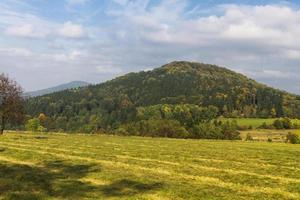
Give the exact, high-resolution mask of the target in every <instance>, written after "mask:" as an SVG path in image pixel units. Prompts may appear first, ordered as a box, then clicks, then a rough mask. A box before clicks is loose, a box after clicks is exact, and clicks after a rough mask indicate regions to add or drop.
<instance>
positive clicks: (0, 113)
mask: <svg viewBox="0 0 300 200" xmlns="http://www.w3.org/2000/svg"><path fill="white" fill-rule="evenodd" d="M22 93H23V91H22V88H21V87H20V86H19V85H18V83H17V82H15V81H13V80H11V79H9V77H8V76H6V75H5V74H0V125H1V128H0V134H1V135H2V134H3V131H4V129H5V127H6V125H7V123H11V124H16V123H19V122H21V121H22V119H23V116H24V112H23V102H24V100H23V97H22Z"/></svg>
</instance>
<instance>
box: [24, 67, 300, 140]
mask: <svg viewBox="0 0 300 200" xmlns="http://www.w3.org/2000/svg"><path fill="white" fill-rule="evenodd" d="M26 110H27V113H28V114H29V115H30V116H31V118H33V117H35V116H38V115H39V114H40V113H44V114H45V115H46V116H47V123H45V125H44V124H43V126H45V127H46V128H47V129H48V130H49V131H66V132H85V133H96V132H100V131H102V130H105V131H106V132H115V130H117V129H118V128H120V127H122V126H123V125H125V124H135V123H139V122H140V121H148V120H160V119H161V120H170V121H172V120H175V121H178V122H179V123H180V126H182V127H183V128H185V129H186V130H189V132H191V131H190V129H193V127H194V126H198V125H200V124H206V125H203V126H207V128H211V127H209V125H207V123H208V122H210V121H211V120H212V119H214V118H216V117H217V116H225V117H264V118H269V117H300V98H299V97H297V96H295V95H291V94H288V93H285V92H282V91H279V90H276V89H273V88H270V87H266V86H265V85H262V84H259V83H257V82H255V81H253V80H251V79H248V78H247V77H245V76H243V75H241V74H238V73H235V72H233V71H230V70H228V69H225V68H221V67H217V66H214V65H207V64H200V63H192V62H172V63H169V64H167V65H164V66H162V67H160V68H157V69H154V70H152V71H147V72H144V71H143V72H139V73H129V74H127V75H125V76H121V77H118V78H116V79H113V80H111V81H107V82H105V83H102V84H98V85H91V86H87V87H84V88H79V89H70V90H66V91H63V92H56V93H52V94H48V95H44V96H40V97H36V98H30V99H28V100H27V103H26ZM239 128H240V129H247V128H249V127H239ZM120 130H121V129H120ZM228 138H230V137H229V136H228Z"/></svg>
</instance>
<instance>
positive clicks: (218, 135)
mask: <svg viewBox="0 0 300 200" xmlns="http://www.w3.org/2000/svg"><path fill="white" fill-rule="evenodd" d="M191 132H192V136H191V137H192V138H195V139H222V138H223V134H222V129H221V128H220V127H217V126H216V125H215V124H212V123H209V122H208V123H201V124H199V125H195V126H194V127H193V128H192V130H191Z"/></svg>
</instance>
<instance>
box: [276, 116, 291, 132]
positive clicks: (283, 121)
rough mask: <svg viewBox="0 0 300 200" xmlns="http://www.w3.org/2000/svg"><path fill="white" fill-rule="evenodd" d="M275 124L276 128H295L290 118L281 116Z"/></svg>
mask: <svg viewBox="0 0 300 200" xmlns="http://www.w3.org/2000/svg"><path fill="white" fill-rule="evenodd" d="M273 126H274V127H275V128H276V129H292V128H294V126H293V124H292V122H291V120H290V119H289V118H286V117H285V118H280V119H276V120H275V121H274V122H273Z"/></svg>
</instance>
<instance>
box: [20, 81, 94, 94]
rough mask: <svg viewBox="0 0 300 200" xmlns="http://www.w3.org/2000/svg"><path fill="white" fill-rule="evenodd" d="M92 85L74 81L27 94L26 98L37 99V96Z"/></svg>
mask: <svg viewBox="0 0 300 200" xmlns="http://www.w3.org/2000/svg"><path fill="white" fill-rule="evenodd" d="M88 85H90V84H89V83H87V82H84V81H72V82H70V83H65V84H61V85H58V86H55V87H51V88H47V89H42V90H37V91H32V92H26V93H25V96H29V97H37V96H42V95H45V94H51V93H53V92H59V91H62V90H67V89H73V88H79V87H85V86H88Z"/></svg>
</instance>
